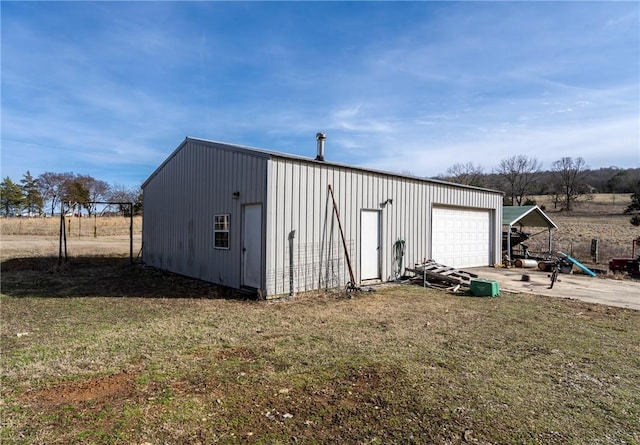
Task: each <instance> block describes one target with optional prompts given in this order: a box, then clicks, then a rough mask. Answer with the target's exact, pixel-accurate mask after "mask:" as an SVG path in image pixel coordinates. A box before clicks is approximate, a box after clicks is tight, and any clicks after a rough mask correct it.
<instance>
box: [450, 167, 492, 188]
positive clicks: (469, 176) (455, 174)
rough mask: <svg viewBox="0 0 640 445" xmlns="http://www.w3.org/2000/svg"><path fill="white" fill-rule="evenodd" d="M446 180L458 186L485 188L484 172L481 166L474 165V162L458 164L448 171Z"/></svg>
mask: <svg viewBox="0 0 640 445" xmlns="http://www.w3.org/2000/svg"><path fill="white" fill-rule="evenodd" d="M446 179H447V180H448V181H451V182H455V183H457V184H465V185H473V186H476V187H483V186H484V170H483V168H482V166H481V165H480V164H478V165H474V164H473V163H472V162H467V163H466V164H463V163H457V164H453V165H452V166H451V167H449V168H448V169H447V178H446Z"/></svg>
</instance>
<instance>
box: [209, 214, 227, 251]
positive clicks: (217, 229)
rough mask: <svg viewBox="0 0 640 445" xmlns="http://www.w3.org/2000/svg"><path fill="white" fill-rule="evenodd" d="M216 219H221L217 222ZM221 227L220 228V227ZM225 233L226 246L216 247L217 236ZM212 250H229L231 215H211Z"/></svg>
mask: <svg viewBox="0 0 640 445" xmlns="http://www.w3.org/2000/svg"><path fill="white" fill-rule="evenodd" d="M218 218H222V219H221V220H219V219H218ZM220 225H221V226H220ZM219 233H220V234H225V233H226V235H227V236H226V245H218V234H219ZM213 248H214V249H217V250H230V249H231V214H230V213H216V214H215V215H213Z"/></svg>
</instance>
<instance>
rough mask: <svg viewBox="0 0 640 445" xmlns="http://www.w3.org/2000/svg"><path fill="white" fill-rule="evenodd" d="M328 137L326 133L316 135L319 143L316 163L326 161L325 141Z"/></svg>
mask: <svg viewBox="0 0 640 445" xmlns="http://www.w3.org/2000/svg"><path fill="white" fill-rule="evenodd" d="M326 138H327V136H326V135H325V134H324V133H318V134H316V140H317V141H318V154H317V155H316V161H324V140H325V139H326Z"/></svg>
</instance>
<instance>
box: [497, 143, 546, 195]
mask: <svg viewBox="0 0 640 445" xmlns="http://www.w3.org/2000/svg"><path fill="white" fill-rule="evenodd" d="M541 167H542V164H541V163H540V162H539V161H538V159H536V158H529V157H527V156H525V155H513V156H511V157H510V158H507V159H503V160H502V161H500V164H499V165H498V167H496V169H495V172H496V174H498V175H499V176H500V177H502V178H503V179H504V181H505V182H506V185H507V189H508V192H509V196H510V197H511V205H519V206H520V205H522V202H523V201H524V198H525V196H526V195H527V194H528V193H529V192H530V190H531V186H532V185H533V184H534V180H535V178H536V176H537V175H538V173H539V172H540V168H541Z"/></svg>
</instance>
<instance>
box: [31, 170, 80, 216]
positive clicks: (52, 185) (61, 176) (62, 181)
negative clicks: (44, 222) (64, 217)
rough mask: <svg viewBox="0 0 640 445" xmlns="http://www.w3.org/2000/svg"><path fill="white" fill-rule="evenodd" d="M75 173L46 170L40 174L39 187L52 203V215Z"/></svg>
mask: <svg viewBox="0 0 640 445" xmlns="http://www.w3.org/2000/svg"><path fill="white" fill-rule="evenodd" d="M73 176H74V175H73V173H71V172H67V173H54V172H44V173H42V174H41V175H40V176H38V189H39V190H40V195H41V196H42V199H44V201H45V202H48V203H49V204H50V205H51V216H53V213H54V212H55V209H56V206H57V205H58V204H59V203H60V200H61V199H62V198H63V196H64V194H65V187H66V186H67V184H68V183H69V181H70V180H71V178H73Z"/></svg>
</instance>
